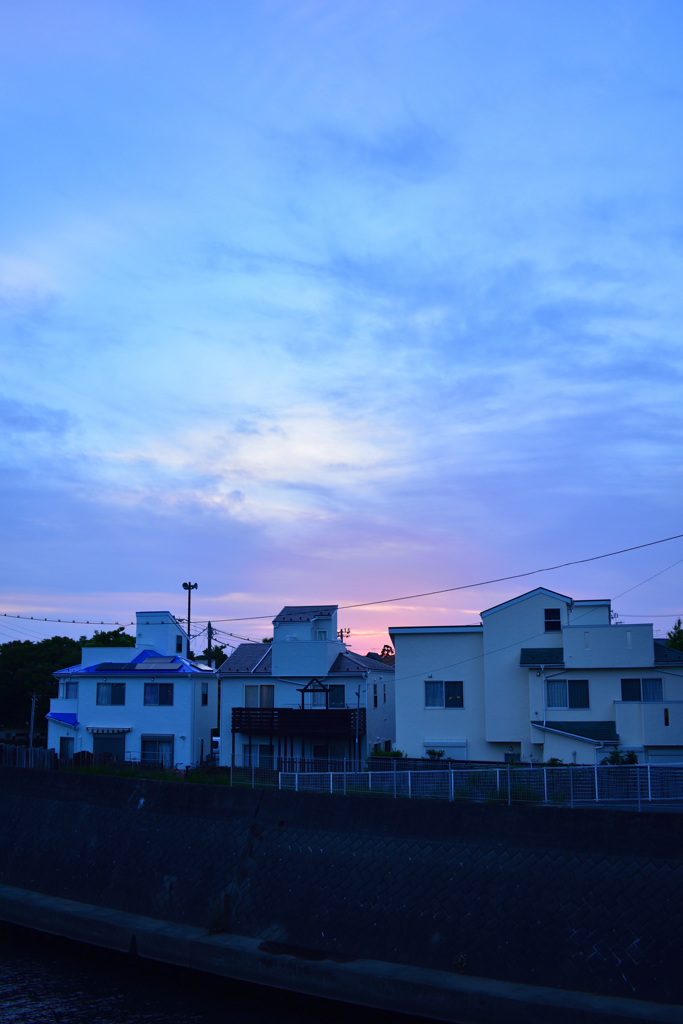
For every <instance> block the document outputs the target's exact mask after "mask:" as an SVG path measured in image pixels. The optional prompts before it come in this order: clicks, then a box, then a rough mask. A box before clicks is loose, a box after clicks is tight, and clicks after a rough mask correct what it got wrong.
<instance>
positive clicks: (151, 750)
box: [140, 736, 173, 768]
mask: <svg viewBox="0 0 683 1024" xmlns="http://www.w3.org/2000/svg"><path fill="white" fill-rule="evenodd" d="M141 748H142V749H141V751H140V759H141V761H143V762H147V764H150V763H154V764H162V765H163V766H164V768H170V767H171V766H172V765H173V737H172V736H143V737H142V738H141Z"/></svg>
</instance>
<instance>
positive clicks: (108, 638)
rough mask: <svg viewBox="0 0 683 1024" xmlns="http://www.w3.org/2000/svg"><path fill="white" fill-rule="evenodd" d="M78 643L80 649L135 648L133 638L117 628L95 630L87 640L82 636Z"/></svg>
mask: <svg viewBox="0 0 683 1024" xmlns="http://www.w3.org/2000/svg"><path fill="white" fill-rule="evenodd" d="M79 643H80V645H81V647H135V637H134V636H131V635H130V633H126V631H125V630H124V628H123V626H119V627H118V629H96V630H95V632H94V633H93V635H92V636H91V637H90V639H89V640H86V639H85V637H84V636H82V637H81V638H80V640H79Z"/></svg>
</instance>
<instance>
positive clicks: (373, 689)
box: [372, 683, 377, 708]
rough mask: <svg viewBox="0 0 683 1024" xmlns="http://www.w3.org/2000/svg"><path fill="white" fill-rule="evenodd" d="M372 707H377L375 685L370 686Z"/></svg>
mask: <svg viewBox="0 0 683 1024" xmlns="http://www.w3.org/2000/svg"><path fill="white" fill-rule="evenodd" d="M372 706H373V708H376V707H377V683H373V684H372Z"/></svg>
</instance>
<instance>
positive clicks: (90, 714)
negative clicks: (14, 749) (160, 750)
mask: <svg viewBox="0 0 683 1024" xmlns="http://www.w3.org/2000/svg"><path fill="white" fill-rule="evenodd" d="M128 651H129V653H130V651H131V648H128ZM67 678H68V677H67ZM72 678H73V681H74V682H76V681H78V698H77V699H69V700H67V699H65V698H61V697H60V698H56V699H53V700H52V701H50V711H52V712H55V713H57V714H60V713H61V714H64V713H69V714H75V715H76V716H77V719H78V723H79V725H78V727H77V728H76V729H73V728H70V727H69V726H66V725H64V724H62V723H60V722H56V721H54V719H48V747H53V748H54V749H55V750H57V751H59V740H60V738H61V737H62V736H70V737H72V738H73V739H74V753H78V752H80V751H83V750H85V751H89V752H92V749H93V733H92V732H90V731H88V726H90V727H91V728H96V729H103V728H105V729H125V730H128V731H127V732H126V734H125V752H126V753H125V756H126V759H132V760H139V759H140V753H141V750H142V737H143V736H145V737H148V736H173V760H174V763H175V764H180V765H181V766H183V767H184V766H185V765H187V764H193V763H196V762H197V761H199V759H200V753H201V742H202V740H203V741H204V756H205V757H207V756H208V755H209V754H210V752H211V729H212V728H214V727H215V724H216V718H217V703H218V692H217V682H216V677H215V676H213V675H212V674H209V673H206V675H205V676H204V675H202V676H195V675H194V674H192V675H191V676H187V675H180V674H179V675H174V674H172V673H168V674H164V675H163V676H162V675H159V676H151V675H144V674H143V673H142V672H141V673H139V674H135V673H132V672H131V673H126V674H125V676H115V675H111V676H105V675H101V676H95V675H92V676H90V675H89V676H77V675H74V676H73V677H72ZM207 680H208V683H209V703H208V705H207V707H205V708H204V707H201V689H202V688H201V683H202V682H203V681H207ZM65 681H66V680H63V679H60V684H59V685H60V692H63V684H64V682H65ZM101 682H110V683H114V682H116V683H118V682H125V684H126V703H125V704H124V705H102V704H98V703H97V684H98V683H101ZM154 682H156V683H173V704H172V705H171V706H165V705H161V706H145V704H144V703H143V700H144V687H145V683H154Z"/></svg>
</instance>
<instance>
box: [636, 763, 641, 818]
mask: <svg viewBox="0 0 683 1024" xmlns="http://www.w3.org/2000/svg"><path fill="white" fill-rule="evenodd" d="M636 785H637V787H638V810H639V811H640V810H642V808H641V806H640V765H636Z"/></svg>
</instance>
